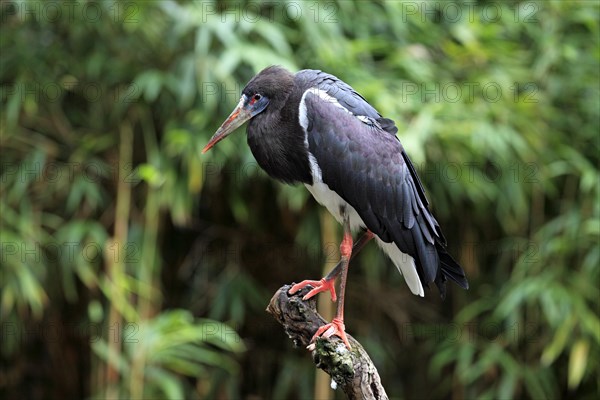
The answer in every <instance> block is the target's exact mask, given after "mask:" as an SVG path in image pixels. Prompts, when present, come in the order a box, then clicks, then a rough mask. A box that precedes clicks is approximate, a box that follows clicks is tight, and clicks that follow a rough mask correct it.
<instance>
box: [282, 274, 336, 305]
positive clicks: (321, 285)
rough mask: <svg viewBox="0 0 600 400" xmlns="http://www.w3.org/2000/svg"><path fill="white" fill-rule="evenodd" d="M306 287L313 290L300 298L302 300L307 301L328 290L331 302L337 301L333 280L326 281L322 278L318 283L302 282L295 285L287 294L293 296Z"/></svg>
mask: <svg viewBox="0 0 600 400" xmlns="http://www.w3.org/2000/svg"><path fill="white" fill-rule="evenodd" d="M306 286H312V287H313V289H312V290H311V291H310V292H308V293H307V294H306V295H305V296H304V297H303V298H302V300H308V299H310V298H311V297H313V296H314V295H316V294H317V293H321V292H325V291H327V290H329V293H330V294H331V301H336V300H337V296H336V294H335V281H334V280H333V279H331V280H327V279H325V278H323V279H321V280H320V281H310V280H306V281H302V282H300V283H297V284H295V285H294V286H292V288H291V289H290V291H289V293H290V294H294V293H296V292H297V291H299V290H301V289H304V288H305V287H306Z"/></svg>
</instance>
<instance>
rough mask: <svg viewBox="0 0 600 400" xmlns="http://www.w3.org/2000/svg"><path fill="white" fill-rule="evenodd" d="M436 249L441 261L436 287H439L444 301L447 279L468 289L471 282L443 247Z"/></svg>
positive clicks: (438, 246) (437, 246)
mask: <svg viewBox="0 0 600 400" xmlns="http://www.w3.org/2000/svg"><path fill="white" fill-rule="evenodd" d="M436 248H437V252H438V257H439V259H440V264H439V265H440V268H439V269H438V274H437V276H436V278H435V285H436V286H437V287H438V289H439V291H440V296H441V297H442V299H443V298H445V297H446V280H447V278H450V279H451V280H453V281H454V282H455V283H456V284H458V286H460V287H461V288H463V289H468V288H469V282H468V281H467V277H466V276H465V271H464V270H463V269H462V267H461V266H460V265H459V264H458V263H457V262H456V261H455V260H454V258H452V256H451V255H450V254H449V253H448V252H447V251H446V249H445V248H444V247H443V246H441V245H439V244H437V245H436Z"/></svg>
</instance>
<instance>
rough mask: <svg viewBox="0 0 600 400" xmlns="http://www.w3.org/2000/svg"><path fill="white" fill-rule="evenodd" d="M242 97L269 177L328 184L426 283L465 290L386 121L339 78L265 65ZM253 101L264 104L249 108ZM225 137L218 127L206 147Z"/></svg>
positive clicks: (251, 141) (260, 161) (258, 155)
mask: <svg viewBox="0 0 600 400" xmlns="http://www.w3.org/2000/svg"><path fill="white" fill-rule="evenodd" d="M242 95H243V96H242V100H241V103H240V104H241V107H242V109H244V110H246V109H247V111H246V112H247V113H248V116H247V117H245V118H246V119H250V122H249V124H248V130H247V133H248V144H249V146H250V149H251V151H252V153H253V155H254V157H255V158H256V160H257V162H258V164H259V165H260V166H261V167H262V168H263V169H264V170H265V171H266V172H267V173H268V174H269V175H270V176H272V177H274V178H276V179H278V180H281V181H283V182H286V183H294V182H301V183H304V184H306V185H307V187H309V190H310V188H311V185H315V184H319V183H323V184H325V185H326V187H327V188H328V189H329V190H330V191H332V192H333V193H335V194H337V196H339V197H340V198H341V199H342V200H343V201H344V202H345V203H347V205H349V206H351V207H352V208H353V209H354V210H355V211H356V213H357V214H358V216H359V217H360V225H361V227H362V228H364V229H368V230H370V231H371V232H373V233H374V234H375V235H376V236H377V237H378V238H379V239H380V240H381V241H382V242H384V243H394V244H395V245H396V246H397V247H398V249H399V250H400V251H401V252H402V253H405V254H407V255H409V256H411V257H412V258H413V259H414V264H415V267H416V272H417V274H418V277H419V280H420V282H421V283H422V284H423V285H424V286H427V284H429V283H431V282H435V284H436V285H437V286H438V288H439V290H440V292H441V294H442V296H443V295H444V294H445V281H446V280H447V278H449V279H451V280H453V281H454V282H456V283H457V284H458V285H460V286H461V287H463V288H468V283H467V280H466V278H465V275H464V271H463V270H462V268H461V267H460V265H459V264H458V263H457V262H456V261H455V260H454V259H453V258H452V257H451V256H450V255H449V254H448V252H447V251H446V239H445V238H444V236H443V234H442V231H441V228H440V226H439V224H438V222H437V221H436V219H435V218H434V216H433V215H432V213H431V211H430V210H429V202H428V201H427V198H426V196H425V190H424V188H423V185H422V184H421V181H420V180H419V177H418V175H417V172H416V170H415V168H414V166H413V164H412V163H411V161H410V159H409V157H408V155H407V154H406V152H405V150H404V148H403V147H402V144H401V143H400V140H399V139H398V138H397V137H396V135H395V134H396V133H397V131H398V128H397V127H396V125H395V124H394V122H393V121H392V120H391V119H388V118H383V117H382V116H381V115H380V114H379V113H378V112H377V110H375V108H373V107H372V106H371V105H370V104H369V103H368V102H367V101H366V100H365V99H364V98H363V97H362V96H361V95H360V94H358V93H357V92H356V91H355V90H354V89H352V88H351V87H350V86H349V85H347V84H346V83H344V82H343V81H341V80H339V79H338V78H336V77H335V76H333V75H330V74H327V73H324V72H322V71H316V70H303V71H299V72H298V73H296V74H292V73H290V72H289V71H287V70H285V69H283V68H281V67H277V66H274V67H269V68H267V69H265V70H263V71H262V72H261V73H259V74H258V75H257V76H255V77H254V78H253V79H252V80H251V81H250V82H249V83H248V84H247V85H246V87H245V88H244V90H243V91H242ZM263 97H264V98H266V99H267V100H265V99H263ZM255 99H260V100H255ZM255 101H260V102H267V101H268V104H267V105H266V108H264V110H261V111H258V112H257V113H255V114H254V111H253V107H255V106H254V104H255ZM261 107H262V106H261ZM233 114H234V113H232V116H230V119H229V120H231V119H232V118H234V115H233ZM236 115H237V114H236ZM234 119H235V118H234ZM229 120H228V121H229ZM228 121H226V123H227V122H228ZM224 125H225V124H224ZM220 130H221V129H220ZM229 133H230V132H229V131H228V132H226V133H225V135H226V134H229ZM225 135H223V134H220V133H219V132H217V134H215V136H214V137H213V139H211V142H209V144H208V145H207V147H206V148H205V150H207V149H208V148H210V147H212V145H213V144H214V143H216V142H217V141H219V140H221V139H222V137H224V136H225ZM317 179H320V180H319V181H318V182H317V181H316V180H317ZM311 192H313V191H311ZM314 194H315V193H313V195H314ZM315 197H316V196H315ZM318 200H319V199H318ZM319 201H321V202H323V200H322V199H321V200H319ZM330 211H332V210H331V209H330ZM332 213H334V215H335V211H332ZM338 217H339V218H338V220H340V221H341V218H342V216H341V214H340V215H338ZM390 256H391V255H390ZM397 265H398V264H397ZM407 283H408V279H407ZM411 290H413V292H414V289H413V288H412V287H411Z"/></svg>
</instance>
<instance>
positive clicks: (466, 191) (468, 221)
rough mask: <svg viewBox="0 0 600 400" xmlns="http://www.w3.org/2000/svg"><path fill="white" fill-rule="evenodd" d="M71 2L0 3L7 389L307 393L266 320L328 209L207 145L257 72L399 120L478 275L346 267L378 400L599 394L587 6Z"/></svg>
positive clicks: (350, 318)
mask: <svg viewBox="0 0 600 400" xmlns="http://www.w3.org/2000/svg"><path fill="white" fill-rule="evenodd" d="M69 4H71V5H68V4H67V3H64V2H59V3H52V2H40V1H24V2H2V4H1V5H0V10H1V15H0V17H1V20H2V27H1V28H0V29H1V35H0V43H1V49H2V50H1V51H2V55H1V57H0V83H1V87H2V112H1V116H0V122H1V125H0V132H1V142H0V150H1V159H2V162H1V168H2V169H1V171H0V190H1V198H0V207H1V210H0V213H1V214H0V215H1V216H0V224H1V228H0V235H1V237H0V244H1V248H0V251H1V252H2V255H1V260H0V262H1V267H0V268H1V276H0V290H1V295H0V312H1V323H2V349H1V352H2V359H3V362H2V367H1V369H0V394H1V395H2V397H3V398H83V397H88V398H116V397H121V398H129V397H132V398H142V397H143V398H171V399H180V398H277V399H279V398H291V399H293V398H311V397H312V396H313V386H314V368H313V364H312V361H311V360H310V357H309V356H308V354H307V353H306V352H305V351H303V350H294V349H292V348H291V346H290V343H289V340H288V339H287V338H286V337H285V335H284V334H283V332H282V330H281V329H280V327H279V326H278V325H277V324H276V323H275V322H274V321H272V320H271V318H270V317H269V316H268V315H267V314H266V313H265V312H264V308H265V306H266V304H267V302H268V300H269V297H270V294H271V293H273V292H274V291H275V290H276V289H277V288H279V287H280V286H281V285H283V284H285V283H289V282H292V281H299V280H302V279H306V278H317V277H319V276H320V275H321V273H322V267H323V265H324V264H326V265H330V266H333V265H334V263H335V262H336V261H337V259H336V257H337V256H336V254H337V253H336V251H337V250H336V246H337V243H336V240H337V239H335V237H333V238H332V237H331V235H327V234H326V232H325V229H324V228H323V227H324V226H325V225H326V222H324V221H326V219H327V218H328V217H323V216H322V215H321V214H320V208H319V207H318V206H317V205H316V204H315V202H314V201H313V200H312V199H310V198H309V197H308V196H307V193H306V191H305V189H304V188H302V187H289V186H283V185H281V184H278V183H276V182H273V181H272V180H270V179H269V178H268V177H267V176H266V175H265V174H264V173H263V172H261V171H260V170H259V169H258V167H257V166H256V164H255V162H254V159H253V158H252V155H251V153H250V151H249V149H248V148H247V146H246V145H245V143H244V141H245V139H244V137H243V136H244V135H243V134H242V133H238V134H237V135H235V137H233V138H231V139H229V140H227V141H225V142H222V143H220V144H219V145H218V146H217V147H216V148H215V149H214V151H211V152H210V153H208V154H207V155H200V153H199V150H200V149H201V148H202V147H203V145H204V144H205V143H206V141H207V140H208V138H209V137H210V136H211V134H212V133H213V132H214V131H215V129H216V128H217V127H218V125H219V124H220V123H221V121H222V120H223V119H224V117H225V116H226V115H227V114H228V113H229V111H230V110H231V108H232V107H233V106H234V105H235V104H236V102H237V99H238V96H239V92H240V91H241V89H242V88H243V85H244V83H245V82H246V81H247V80H248V79H249V78H250V77H252V76H253V75H254V74H255V73H256V72H258V71H259V70H260V69H262V68H263V67H265V66H267V65H271V64H280V65H283V66H286V67H288V68H290V69H292V70H297V69H301V68H313V69H322V70H325V71H327V72H330V73H332V74H335V75H337V76H338V77H340V78H342V79H343V80H345V81H346V82H348V83H349V84H351V85H352V86H353V87H354V88H355V89H356V90H357V91H359V92H360V93H361V94H363V96H365V97H366V98H367V99H368V100H369V101H370V102H371V104H373V105H374V106H375V107H376V108H377V109H378V110H379V111H380V112H381V113H382V114H383V115H385V116H387V117H391V118H393V119H394V120H395V121H396V124H397V125H398V127H399V131H400V133H399V136H400V138H401V140H402V141H403V143H404V146H405V147H406V148H407V149H408V153H409V154H410V155H411V157H412V158H413V160H414V162H415V163H416V165H417V166H418V169H419V170H420V173H421V177H422V179H423V181H424V184H425V186H426V188H427V190H428V195H429V199H430V201H431V202H432V203H433V208H434V210H435V212H436V215H437V216H438V219H439V220H440V223H441V225H442V226H443V227H444V229H445V232H446V236H447V237H448V239H449V243H450V250H451V252H452V253H453V254H455V255H456V257H457V258H458V259H459V260H460V261H461V263H462V264H463V265H464V267H465V269H466V271H467V274H468V276H469V278H470V284H471V289H470V290H469V291H462V290H459V288H458V287H456V286H453V285H451V287H449V295H448V298H447V300H446V301H445V302H441V301H440V300H439V299H438V298H437V295H436V293H435V292H434V291H431V293H430V295H429V296H428V297H426V298H425V299H420V298H416V297H414V296H412V295H411V294H410V293H409V291H408V289H407V288H406V285H405V284H404V283H403V280H402V277H401V276H399V274H398V273H397V272H396V271H395V268H393V267H392V266H391V264H390V263H389V261H387V260H385V259H384V257H383V256H382V254H381V253H380V252H379V251H378V249H377V248H376V246H374V245H372V246H369V247H368V248H367V249H365V251H364V253H363V254H362V255H361V256H360V257H358V258H357V259H356V261H354V262H353V264H352V267H351V269H350V278H349V286H348V300H347V312H346V314H347V321H346V322H347V329H348V330H349V332H350V333H351V334H352V335H354V336H355V337H357V338H358V340H360V341H361V342H362V343H363V344H364V345H365V346H366V348H367V350H368V351H369V353H370V354H371V356H372V358H373V359H374V361H375V363H376V365H377V366H378V368H379V372H380V373H381V376H382V380H383V383H384V386H385V387H386V388H387V391H388V393H389V394H390V395H391V397H393V398H425V397H426V398H448V397H450V396H452V397H454V398H535V399H539V398H559V397H570V398H582V399H585V398H596V397H597V396H598V395H599V393H600V389H599V386H600V378H599V377H600V365H599V360H600V357H599V356H600V355H599V352H600V322H599V306H600V304H599V285H598V284H599V278H600V277H599V271H600V268H599V265H600V248H599V246H598V242H599V236H600V201H599V200H600V199H599V193H598V191H599V169H598V166H599V150H600V146H599V139H598V129H599V126H600V93H599V91H600V82H599V58H600V51H599V49H600V47H599V37H600V32H599V27H600V24H599V11H600V10H599V6H598V2H596V1H568V2H559V1H524V2H490V1H480V2H464V3H463V2H455V3H443V2H420V1H418V2H401V1H386V2H371V1H358V2H351V1H330V2H321V3H320V2H316V1H286V2H281V3H275V2H262V1H258V2H244V1H241V2H238V1H235V2H233V1H232V2H209V1H202V2H191V3H188V2H175V1H144V2H122V3H121V2H106V3H104V2H101V3H88V2H86V1H80V2H74V3H69ZM334 236H335V235H334ZM322 249H325V250H324V251H322ZM336 396H337V397H338V398H339V397H341V394H340V393H337V394H336Z"/></svg>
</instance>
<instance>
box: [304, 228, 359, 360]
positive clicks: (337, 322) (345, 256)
mask: <svg viewBox="0 0 600 400" xmlns="http://www.w3.org/2000/svg"><path fill="white" fill-rule="evenodd" d="M340 253H341V255H342V260H341V261H340V262H341V264H342V267H341V275H342V276H341V279H340V301H339V302H338V304H337V311H336V313H335V318H333V320H332V321H331V322H330V323H328V324H325V325H323V326H321V327H320V328H319V329H317V332H315V334H314V336H313V337H312V340H311V342H314V341H315V340H316V338H317V337H319V336H323V337H325V338H328V337H331V336H333V335H336V336H338V337H339V338H340V339H342V341H343V342H344V344H345V345H346V347H347V348H348V349H350V343H349V342H348V338H347V337H346V327H345V326H344V295H345V293H346V279H347V277H348V263H349V262H350V258H351V256H352V233H351V232H350V221H349V219H348V216H346V217H345V218H344V238H343V239H342V243H341V244H340Z"/></svg>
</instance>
